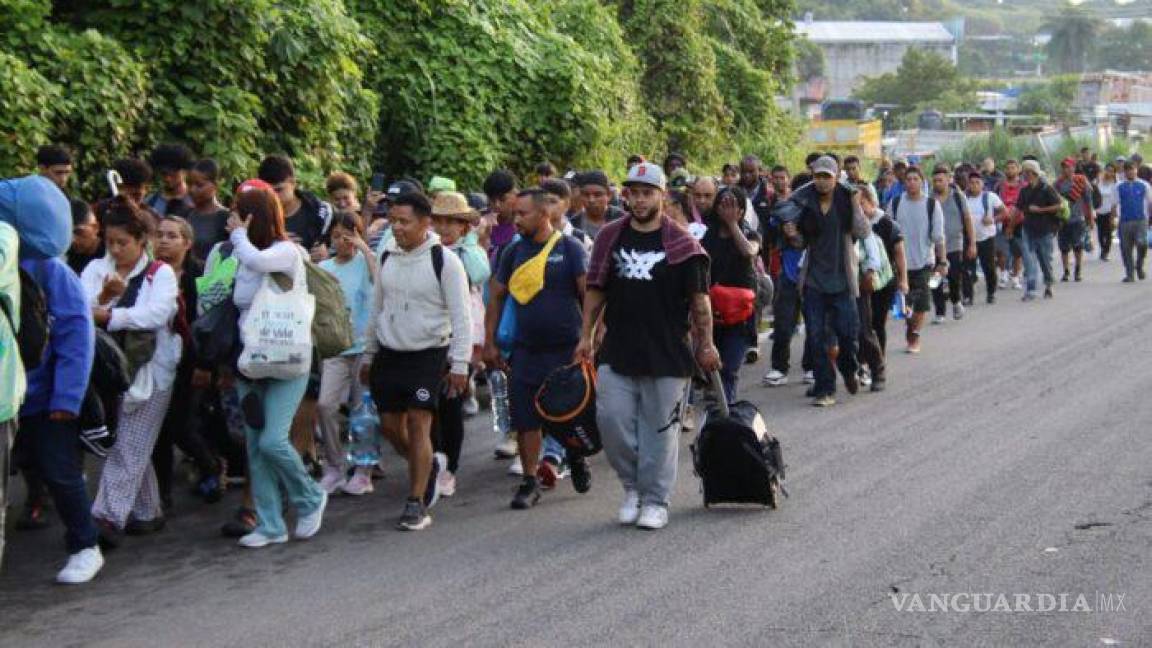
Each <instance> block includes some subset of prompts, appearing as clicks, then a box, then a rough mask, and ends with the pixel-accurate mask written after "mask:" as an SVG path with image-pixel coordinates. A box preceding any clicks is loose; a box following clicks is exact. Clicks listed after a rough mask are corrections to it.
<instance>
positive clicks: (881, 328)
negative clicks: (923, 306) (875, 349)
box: [872, 279, 896, 354]
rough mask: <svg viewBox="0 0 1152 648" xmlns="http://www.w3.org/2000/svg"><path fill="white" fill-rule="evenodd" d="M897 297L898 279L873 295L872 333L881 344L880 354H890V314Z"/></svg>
mask: <svg viewBox="0 0 1152 648" xmlns="http://www.w3.org/2000/svg"><path fill="white" fill-rule="evenodd" d="M895 297H896V279H892V281H891V283H889V284H888V285H887V286H886V287H885V288H884V289H883V290H877V291H876V292H874V293H872V331H873V332H874V333H876V341H877V342H878V343H879V344H880V353H881V354H885V353H887V352H888V313H889V312H890V311H891V310H892V300H893V299H895Z"/></svg>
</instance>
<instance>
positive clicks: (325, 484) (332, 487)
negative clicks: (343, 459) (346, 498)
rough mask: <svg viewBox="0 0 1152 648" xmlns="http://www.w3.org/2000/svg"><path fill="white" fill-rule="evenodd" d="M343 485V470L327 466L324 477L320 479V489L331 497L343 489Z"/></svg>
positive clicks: (345, 481) (344, 481)
mask: <svg viewBox="0 0 1152 648" xmlns="http://www.w3.org/2000/svg"><path fill="white" fill-rule="evenodd" d="M345 483H347V480H345V479H344V471H343V470H341V469H339V468H336V467H335V466H327V467H325V468H324V476H323V477H321V478H320V489H321V490H323V491H324V492H325V493H328V494H329V495H332V494H333V493H335V492H337V491H339V490H340V489H341V488H344V485H345Z"/></svg>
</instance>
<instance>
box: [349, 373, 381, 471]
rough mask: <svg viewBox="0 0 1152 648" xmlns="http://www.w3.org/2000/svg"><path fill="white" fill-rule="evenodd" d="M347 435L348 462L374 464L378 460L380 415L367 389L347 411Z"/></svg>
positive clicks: (358, 464)
mask: <svg viewBox="0 0 1152 648" xmlns="http://www.w3.org/2000/svg"><path fill="white" fill-rule="evenodd" d="M348 436H349V443H348V463H350V464H352V465H353V466H374V465H376V463H377V462H378V461H380V445H381V442H382V438H381V436H380V415H379V413H378V412H377V411H376V403H374V402H373V401H372V395H371V394H370V393H369V392H368V391H365V392H364V394H363V396H362V397H361V399H360V402H359V403H357V404H356V406H355V407H353V408H352V411H351V412H349V413H348Z"/></svg>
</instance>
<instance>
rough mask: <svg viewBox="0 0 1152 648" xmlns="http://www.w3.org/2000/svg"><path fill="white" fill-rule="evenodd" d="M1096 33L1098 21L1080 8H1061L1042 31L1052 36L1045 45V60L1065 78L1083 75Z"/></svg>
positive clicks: (1098, 26)
mask: <svg viewBox="0 0 1152 648" xmlns="http://www.w3.org/2000/svg"><path fill="white" fill-rule="evenodd" d="M1099 29H1100V19H1098V18H1096V17H1095V16H1093V15H1092V14H1090V13H1088V12H1087V11H1085V10H1084V9H1081V8H1079V7H1075V6H1072V5H1068V6H1066V7H1064V10H1063V11H1061V12H1060V15H1058V16H1056V17H1055V18H1054V19H1052V20H1050V21H1048V22H1047V23H1045V24H1044V26H1043V27H1042V30H1044V31H1047V32H1048V33H1049V34H1051V36H1052V40H1050V41H1048V60H1049V61H1051V63H1052V65H1054V66H1055V67H1056V70H1057V71H1059V72H1062V73H1064V74H1072V73H1080V72H1083V71H1084V67H1085V65H1086V63H1087V61H1088V52H1089V50H1091V48H1092V44H1093V42H1094V40H1095V37H1096V32H1097V31H1099Z"/></svg>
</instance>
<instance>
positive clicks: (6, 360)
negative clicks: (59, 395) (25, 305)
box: [0, 223, 27, 423]
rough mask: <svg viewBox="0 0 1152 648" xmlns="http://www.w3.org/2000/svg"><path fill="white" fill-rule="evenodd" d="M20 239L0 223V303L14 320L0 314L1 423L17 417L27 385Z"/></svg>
mask: <svg viewBox="0 0 1152 648" xmlns="http://www.w3.org/2000/svg"><path fill="white" fill-rule="evenodd" d="M19 251H20V239H19V237H17V235H16V230H14V229H12V226H11V225H8V224H7V223H0V306H3V309H2V310H3V312H4V313H10V314H11V316H12V319H14V320H15V321H14V322H9V320H8V317H7V316H5V315H0V423H3V422H6V421H10V420H12V419H14V418H16V415H17V414H19V413H20V404H21V403H23V402H24V390H25V389H26V387H27V384H26V383H25V376H24V365H23V364H22V363H21V362H20V348H19V347H18V346H17V345H16V331H15V330H14V329H19V328H20V272H19V268H20V258H19V256H20V255H19Z"/></svg>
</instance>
